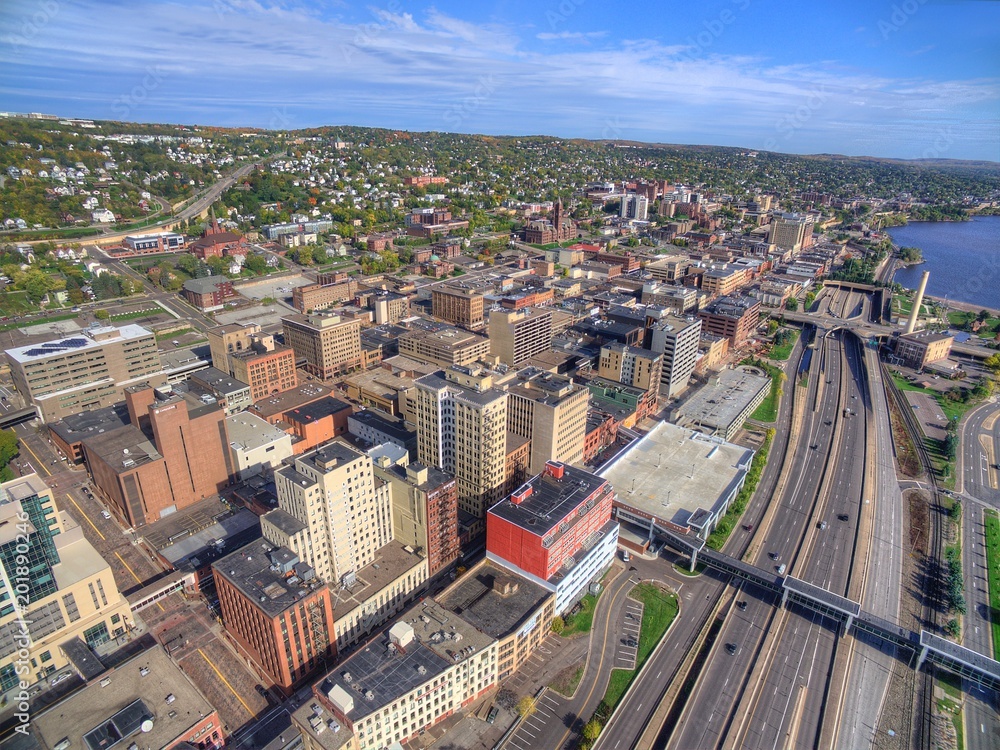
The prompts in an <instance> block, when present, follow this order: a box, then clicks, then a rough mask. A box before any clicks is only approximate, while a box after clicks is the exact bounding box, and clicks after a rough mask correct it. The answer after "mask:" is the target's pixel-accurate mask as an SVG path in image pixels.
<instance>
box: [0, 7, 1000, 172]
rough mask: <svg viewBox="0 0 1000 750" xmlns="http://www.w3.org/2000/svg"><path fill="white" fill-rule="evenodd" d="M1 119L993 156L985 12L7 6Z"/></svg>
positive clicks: (995, 21) (997, 70)
mask: <svg viewBox="0 0 1000 750" xmlns="http://www.w3.org/2000/svg"><path fill="white" fill-rule="evenodd" d="M0 109H2V110H10V111H42V112H51V113H55V114H60V115H64V116H78V117H92V118H100V119H124V120H134V121H141V122H182V123H198V124H208V125H227V126H237V127H238V126H244V127H247V126H256V127H271V128H279V129H285V128H300V127H309V126H314V125H340V124H347V125H371V126H380V127H389V128H398V129H407V130H442V131H458V132H472V133H490V134H521V135H523V134H546V135H555V136H563V137H584V138H620V139H631V140H642V141H660V142H669V143H697V144H715V145H728V146H745V147H750V148H761V149H770V150H775V151H784V152H792V153H819V152H835V153H844V154H852V155H872V156H891V157H902V158H920V157H943V158H960V159H989V160H993V161H1000V119H998V113H1000V3H998V2H990V1H988V0H964V1H963V0H955V1H951V2H949V1H947V0H895V1H894V2H878V1H875V2H855V1H854V0H840V1H839V2H836V3H830V2H825V3H818V2H815V3H814V2H798V3H795V2H779V1H777V0H775V1H774V2H765V1H764V0H710V1H709V2H698V1H695V2H691V1H688V2H675V1H674V0H660V2H650V3H622V2H609V1H608V0H603V1H601V2H599V1H598V0H535V2H527V1H522V0H494V1H492V2H490V1H484V2H478V1H475V0H466V1H465V2H453V1H450V0H443V1H442V0H438V1H437V2H434V3H426V2H409V1H408V0H385V2H373V3H370V4H367V3H355V2H336V1H330V2H324V1H322V0H319V1H316V2H303V1H300V0H169V1H167V0H164V1H160V2H147V1H144V0H90V1H89V2H84V1H82V0H3V2H2V3H0Z"/></svg>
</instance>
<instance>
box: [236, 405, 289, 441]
mask: <svg viewBox="0 0 1000 750" xmlns="http://www.w3.org/2000/svg"><path fill="white" fill-rule="evenodd" d="M226 432H227V433H228V434H229V445H231V446H232V447H233V448H237V449H239V450H243V451H250V450H255V449H257V448H262V447H264V446H265V445H270V444H271V443H273V442H274V441H276V440H281V439H282V438H285V437H288V433H286V432H284V431H283V430H279V429H278V428H277V427H275V426H273V425H271V424H269V423H268V422H266V421H264V420H263V419H261V418H260V417H258V416H257V415H256V414H251V413H250V412H247V411H243V412H240V413H239V414H233V415H232V416H231V417H226Z"/></svg>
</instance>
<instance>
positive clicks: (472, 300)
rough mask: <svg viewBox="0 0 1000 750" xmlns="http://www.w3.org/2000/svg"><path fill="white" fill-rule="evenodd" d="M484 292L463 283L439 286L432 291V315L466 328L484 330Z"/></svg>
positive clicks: (474, 286)
mask: <svg viewBox="0 0 1000 750" xmlns="http://www.w3.org/2000/svg"><path fill="white" fill-rule="evenodd" d="M484 302H485V298H484V296H483V290H482V288H481V287H479V286H476V285H465V284H461V283H453V284H438V285H437V286H435V287H434V289H433V290H432V291H431V313H432V314H433V315H434V317H435V318H441V319H442V320H447V321H448V322H449V323H454V324H455V325H460V326H465V327H466V328H482V327H483V324H484V322H485V319H484V317H483V313H484Z"/></svg>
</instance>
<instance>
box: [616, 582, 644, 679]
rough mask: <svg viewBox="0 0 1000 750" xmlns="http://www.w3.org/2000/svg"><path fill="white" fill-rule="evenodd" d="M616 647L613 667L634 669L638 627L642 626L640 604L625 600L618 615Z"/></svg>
mask: <svg viewBox="0 0 1000 750" xmlns="http://www.w3.org/2000/svg"><path fill="white" fill-rule="evenodd" d="M619 618H620V620H619V623H618V632H619V633H620V634H621V637H620V638H619V639H618V646H617V649H616V653H615V666H616V667H618V668H620V669H635V658H636V653H637V652H638V650H639V626H640V625H641V624H642V603H641V602H637V601H633V600H632V599H626V600H625V606H624V607H623V608H622V611H621V614H620V615H619Z"/></svg>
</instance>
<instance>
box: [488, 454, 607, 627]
mask: <svg viewBox="0 0 1000 750" xmlns="http://www.w3.org/2000/svg"><path fill="white" fill-rule="evenodd" d="M614 496H615V493H614V490H613V489H612V488H611V485H610V484H609V483H608V481H607V480H605V479H602V478H601V477H599V476H597V475H596V474H591V473H590V472H587V471H584V470H583V469H577V468H576V467H573V466H567V465H566V464H561V463H557V462H554V461H551V462H549V463H548V464H547V465H546V467H545V471H543V472H542V473H541V474H538V475H536V476H535V477H533V478H532V479H530V480H528V481H527V482H525V483H524V484H523V485H522V486H521V487H520V488H518V489H517V490H516V491H515V492H514V493H512V494H511V496H510V497H509V498H508V499H506V500H503V501H501V502H499V503H497V504H496V505H494V506H493V507H492V508H490V510H489V513H488V515H487V517H486V557H487V559H488V560H491V561H492V562H494V563H496V564H498V565H501V566H503V567H507V568H511V569H512V570H514V571H515V572H516V573H518V574H520V575H523V576H525V577H527V578H528V579H529V580H531V581H533V582H535V583H537V584H538V585H540V586H542V587H544V588H546V589H548V590H550V591H553V592H554V593H555V595H556V603H555V612H556V614H563V613H564V612H566V611H568V610H569V609H570V608H571V607H572V606H573V605H574V604H575V603H576V602H577V601H578V600H579V598H580V597H581V596H583V594H584V593H585V591H586V588H587V586H588V584H590V583H591V581H593V580H594V579H595V577H596V576H598V575H600V574H601V573H602V572H603V570H604V569H605V568H606V567H607V566H608V565H609V564H610V563H611V560H612V558H613V557H614V554H615V549H616V547H617V545H618V524H617V523H616V522H615V521H613V520H611V510H612V503H613V500H614Z"/></svg>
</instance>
